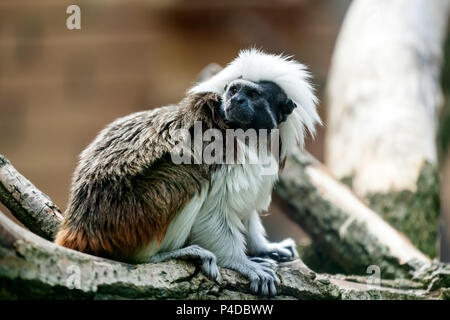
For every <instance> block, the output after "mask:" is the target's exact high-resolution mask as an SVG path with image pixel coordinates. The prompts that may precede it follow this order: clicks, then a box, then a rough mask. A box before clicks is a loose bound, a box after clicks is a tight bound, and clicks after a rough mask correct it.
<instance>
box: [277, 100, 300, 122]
mask: <svg viewBox="0 0 450 320" xmlns="http://www.w3.org/2000/svg"><path fill="white" fill-rule="evenodd" d="M296 107H297V105H296V104H295V103H294V101H292V100H291V99H289V98H286V100H284V101H283V102H282V103H281V104H280V118H281V122H283V121H285V120H286V119H287V117H288V116H289V115H290V114H291V113H292V111H293V110H294V109H295V108H296Z"/></svg>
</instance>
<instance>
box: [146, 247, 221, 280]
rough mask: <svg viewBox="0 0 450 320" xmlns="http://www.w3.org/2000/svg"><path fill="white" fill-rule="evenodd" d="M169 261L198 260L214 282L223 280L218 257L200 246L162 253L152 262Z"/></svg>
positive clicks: (153, 258)
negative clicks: (218, 265) (217, 260)
mask: <svg viewBox="0 0 450 320" xmlns="http://www.w3.org/2000/svg"><path fill="white" fill-rule="evenodd" d="M168 259H193V260H196V261H197V262H198V264H199V266H200V268H201V270H202V271H203V273H204V274H205V275H206V276H207V277H208V278H209V279H211V280H213V281H219V282H220V280H221V276H220V273H219V268H218V267H217V263H216V256H215V255H214V254H213V253H212V252H210V251H208V250H206V249H203V248H202V247H200V246H198V245H191V246H188V247H185V248H181V249H178V250H174V251H169V252H162V253H158V254H156V255H154V256H153V257H152V258H151V259H150V262H153V263H155V262H161V261H166V260H168Z"/></svg>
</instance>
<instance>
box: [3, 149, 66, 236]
mask: <svg viewBox="0 0 450 320" xmlns="http://www.w3.org/2000/svg"><path fill="white" fill-rule="evenodd" d="M0 202H2V203H3V204H4V205H5V206H6V207H7V208H8V209H9V210H10V211H11V212H12V213H13V214H14V216H15V217H16V218H17V219H18V220H19V221H20V222H22V223H23V224H24V225H25V226H26V227H27V228H28V229H30V230H31V231H32V232H34V233H36V234H38V235H40V236H41V237H43V238H45V239H48V240H53V238H54V236H55V234H56V230H57V228H58V226H59V224H60V223H61V222H62V219H63V217H62V215H61V211H60V210H59V208H58V207H57V206H56V205H55V204H54V203H53V202H52V201H51V200H50V198H49V197H48V196H47V195H46V194H44V193H43V192H41V191H40V190H39V189H37V188H36V187H35V186H34V185H33V184H32V183H31V182H30V181H28V179H26V178H25V177H24V176H23V175H21V174H20V173H19V172H18V171H17V170H16V169H15V168H14V167H13V166H12V165H11V163H10V162H9V160H8V159H6V158H5V157H4V156H3V155H0Z"/></svg>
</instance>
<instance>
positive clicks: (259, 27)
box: [0, 0, 348, 209]
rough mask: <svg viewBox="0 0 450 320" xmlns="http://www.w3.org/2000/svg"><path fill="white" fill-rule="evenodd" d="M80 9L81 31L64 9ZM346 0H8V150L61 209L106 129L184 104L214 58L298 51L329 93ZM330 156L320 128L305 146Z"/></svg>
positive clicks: (4, 34) (4, 131) (1, 116)
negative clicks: (88, 151) (253, 50)
mask: <svg viewBox="0 0 450 320" xmlns="http://www.w3.org/2000/svg"><path fill="white" fill-rule="evenodd" d="M69 4H78V5H80V7H81V27H82V29H81V30H73V31H69V30H67V28H66V18H67V16H68V15H67V14H66V8H67V6H68V5H69ZM347 4H348V1H317V0H310V1H306V0H299V1H289V0H285V1H264V0H262V1H226V0H223V1H206V0H205V1H189V2H188V1H155V0H153V1H127V2H125V1H112V0H111V1H106V0H104V1H95V0H94V1H64V0H43V1H35V0H28V1H25V0H2V1H0V153H2V154H5V155H6V156H7V157H8V158H9V159H10V160H11V161H12V162H13V164H14V165H15V166H16V167H17V168H18V170H20V171H21V172H22V173H23V174H24V175H25V176H26V177H27V178H29V179H30V180H31V181H32V182H33V183H35V184H36V185H37V186H38V187H39V188H40V189H41V190H43V191H44V192H46V193H47V194H48V195H49V196H50V197H51V198H52V199H53V200H54V201H55V202H56V203H57V204H58V205H59V206H60V207H61V208H62V209H64V208H65V206H66V202H67V194H68V190H69V184H70V176H71V173H72V171H73V169H74V168H75V165H76V161H77V155H78V154H79V153H80V152H81V151H82V150H83V148H84V147H85V146H86V145H87V144H88V143H89V142H90V141H91V140H92V139H93V138H94V136H95V135H96V133H97V132H98V131H99V130H100V129H101V128H102V127H103V126H104V125H106V124H107V123H109V122H111V121H112V120H114V119H115V118H117V117H119V116H123V115H125V114H128V113H130V112H134V111H137V110H142V109H147V108H154V107H157V106H160V105H164V104H168V103H172V102H177V101H178V100H179V99H180V98H181V97H182V96H183V93H184V91H185V90H186V89H187V88H188V87H189V86H191V85H192V84H193V82H194V81H195V79H196V77H197V75H198V72H199V71H200V70H201V69H202V68H203V67H204V66H205V65H206V64H208V63H209V62H212V61H215V62H218V63H220V64H225V63H227V62H229V61H230V60H231V59H233V58H234V57H235V56H236V54H237V52H238V51H239V49H242V48H247V47H249V46H256V47H259V48H263V49H265V50H267V51H270V52H275V53H280V52H285V53H287V54H291V55H294V56H295V57H296V58H297V59H299V60H300V61H302V62H303V63H305V64H307V65H308V66H310V69H311V71H312V73H313V74H314V83H315V85H316V87H317V88H318V90H319V95H321V92H322V88H323V86H324V81H325V76H326V73H327V69H328V65H329V60H330V56H331V53H332V49H333V45H334V41H335V38H336V35H337V32H338V28H339V26H340V23H341V20H342V17H343V14H344V12H345V9H346V7H347ZM308 148H309V149H310V150H312V152H313V153H314V154H316V155H317V156H318V157H319V158H321V157H322V133H321V132H320V133H319V137H318V139H317V141H316V143H314V144H311V143H309V144H308Z"/></svg>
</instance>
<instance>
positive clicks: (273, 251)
mask: <svg viewBox="0 0 450 320" xmlns="http://www.w3.org/2000/svg"><path fill="white" fill-rule="evenodd" d="M265 247H266V248H264V250H263V251H262V252H259V253H258V254H257V256H259V257H263V258H270V259H273V260H275V261H278V262H286V261H291V260H294V259H297V258H298V252H297V248H296V245H295V241H294V240H292V239H291V238H287V239H284V240H283V241H280V242H272V243H267V244H266V246H265Z"/></svg>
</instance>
